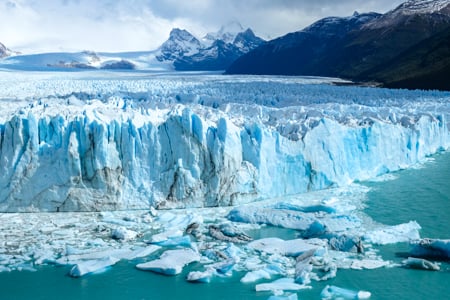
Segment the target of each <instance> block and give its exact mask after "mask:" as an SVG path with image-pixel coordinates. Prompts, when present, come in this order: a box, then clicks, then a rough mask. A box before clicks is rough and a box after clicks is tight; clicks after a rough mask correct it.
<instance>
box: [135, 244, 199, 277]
mask: <svg viewBox="0 0 450 300" xmlns="http://www.w3.org/2000/svg"><path fill="white" fill-rule="evenodd" d="M199 260H200V255H199V254H198V253H197V252H195V251H193V250H192V249H177V250H167V251H165V252H164V253H163V254H162V255H161V257H160V258H159V259H156V260H153V261H150V262H147V263H142V264H138V265H136V267H137V268H138V269H140V270H144V271H153V272H156V273H161V274H164V275H177V274H180V273H181V271H182V270H183V267H184V266H185V265H187V264H190V263H192V262H195V261H199Z"/></svg>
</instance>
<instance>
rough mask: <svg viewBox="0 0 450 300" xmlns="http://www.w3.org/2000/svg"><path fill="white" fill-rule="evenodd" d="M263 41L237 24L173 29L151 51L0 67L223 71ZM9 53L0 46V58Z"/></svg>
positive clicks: (46, 57)
mask: <svg viewBox="0 0 450 300" xmlns="http://www.w3.org/2000/svg"><path fill="white" fill-rule="evenodd" d="M262 43H264V40H262V39H261V38H259V37H257V36H255V34H254V33H253V31H252V30H251V29H246V30H244V29H243V27H242V26H241V25H240V24H239V23H236V22H234V23H230V24H228V25H227V26H223V27H222V28H221V29H220V30H219V31H218V32H216V33H208V34H207V35H206V36H205V37H204V38H203V39H201V40H200V39H198V38H196V37H195V36H194V35H193V34H191V33H189V32H188V31H187V30H184V29H178V28H174V29H173V30H172V31H171V32H170V35H169V38H168V39H167V41H165V42H164V43H163V44H162V45H161V46H160V47H158V48H157V49H156V50H153V51H144V52H128V53H102V52H93V51H83V52H74V53H68V52H56V53H41V54H32V55H19V56H15V57H10V58H6V59H4V60H2V61H1V62H0V67H1V68H8V69H20V70H67V69H125V70H129V69H138V70H151V71H173V70H199V71H213V70H225V69H226V68H228V67H229V66H230V64H231V63H232V62H233V61H235V60H236V59H237V58H238V57H240V56H241V55H243V54H245V53H247V52H249V51H250V50H253V49H255V48H256V47H258V46H259V45H261V44H262ZM10 53H11V51H9V50H8V49H7V48H6V47H3V45H1V47H0V57H3V56H8V55H9V54H10Z"/></svg>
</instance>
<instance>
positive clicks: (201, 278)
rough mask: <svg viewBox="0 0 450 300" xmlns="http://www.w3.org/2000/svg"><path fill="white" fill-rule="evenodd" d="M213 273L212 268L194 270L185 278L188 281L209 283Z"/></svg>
mask: <svg viewBox="0 0 450 300" xmlns="http://www.w3.org/2000/svg"><path fill="white" fill-rule="evenodd" d="M213 275H214V270H213V269H208V270H206V271H204V272H199V271H194V272H190V273H189V274H188V275H187V277H186V280H187V281H190V282H201V283H209V282H210V281H211V278H212V276H213Z"/></svg>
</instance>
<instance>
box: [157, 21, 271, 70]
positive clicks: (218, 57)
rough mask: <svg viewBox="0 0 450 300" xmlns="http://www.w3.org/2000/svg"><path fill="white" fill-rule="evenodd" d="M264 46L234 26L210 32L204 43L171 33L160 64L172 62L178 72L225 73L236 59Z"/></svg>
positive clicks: (183, 33)
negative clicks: (223, 71)
mask: <svg viewBox="0 0 450 300" xmlns="http://www.w3.org/2000/svg"><path fill="white" fill-rule="evenodd" d="M262 43H264V40H263V39H261V38H259V37H257V36H256V35H255V34H254V33H253V31H252V30H251V29H250V28H248V29H246V30H245V29H244V28H243V27H242V25H241V24H239V23H237V22H232V23H229V24H227V25H226V26H222V27H221V28H220V30H219V31H218V32H210V33H208V34H206V36H205V37H203V38H202V39H201V40H198V39H197V38H195V37H194V36H193V35H192V34H190V33H189V32H187V31H186V30H179V29H174V30H172V32H171V34H170V37H169V39H168V40H167V41H166V42H165V43H164V44H163V45H162V46H161V47H160V49H159V51H161V54H160V55H158V56H157V58H158V60H160V61H172V62H173V66H174V68H175V69H176V70H180V71H181V70H182V71H215V70H225V69H226V68H227V67H228V66H230V65H231V63H233V62H234V61H235V60H236V59H237V58H239V57H240V56H242V55H243V54H245V53H247V52H249V51H251V50H253V49H255V48H256V47H258V46H260V45H261V44H262Z"/></svg>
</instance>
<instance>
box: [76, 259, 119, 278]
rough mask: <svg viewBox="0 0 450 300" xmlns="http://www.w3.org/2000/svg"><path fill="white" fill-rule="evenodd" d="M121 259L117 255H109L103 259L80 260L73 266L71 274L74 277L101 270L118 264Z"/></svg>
mask: <svg viewBox="0 0 450 300" xmlns="http://www.w3.org/2000/svg"><path fill="white" fill-rule="evenodd" d="M119 260H120V259H118V258H115V257H107V258H105V259H101V260H88V261H84V262H80V263H78V264H76V265H75V266H73V267H72V269H71V270H70V272H69V275H70V276H72V277H81V276H84V275H86V274H90V273H97V272H101V271H104V270H105V269H106V268H108V267H110V266H112V265H114V264H116V263H117V262H118V261H119Z"/></svg>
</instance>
